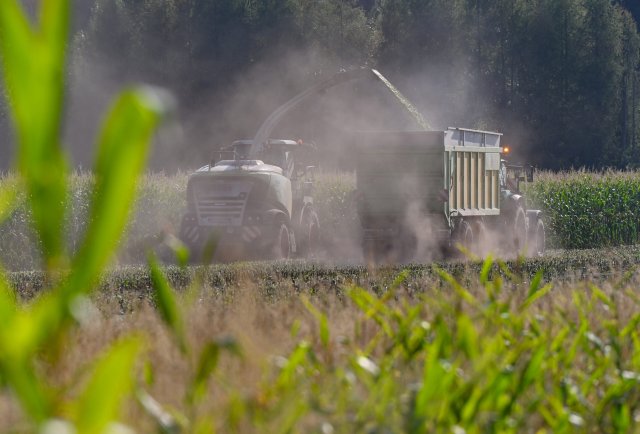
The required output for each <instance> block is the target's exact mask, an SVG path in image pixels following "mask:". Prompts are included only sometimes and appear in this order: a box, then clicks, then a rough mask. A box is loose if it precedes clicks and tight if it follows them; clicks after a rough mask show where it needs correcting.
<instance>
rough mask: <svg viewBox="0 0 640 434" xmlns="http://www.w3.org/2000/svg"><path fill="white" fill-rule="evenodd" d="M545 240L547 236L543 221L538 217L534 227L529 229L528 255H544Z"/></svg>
mask: <svg viewBox="0 0 640 434" xmlns="http://www.w3.org/2000/svg"><path fill="white" fill-rule="evenodd" d="M546 242H547V236H546V232H545V228H544V222H543V221H542V220H540V219H538V221H537V222H536V225H535V228H534V229H533V230H532V231H531V233H530V236H529V254H530V256H544V252H545V249H546Z"/></svg>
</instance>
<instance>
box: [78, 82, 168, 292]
mask: <svg viewBox="0 0 640 434" xmlns="http://www.w3.org/2000/svg"><path fill="white" fill-rule="evenodd" d="M163 110H164V108H163V104H162V100H161V98H160V96H159V95H158V94H157V93H154V91H153V90H150V89H138V90H130V91H128V92H125V93H124V94H123V95H122V96H121V97H120V99H119V100H118V101H117V102H116V104H115V106H114V107H113V108H112V110H111V113H110V114H109V116H108V118H107V121H106V123H105V125H104V127H103V131H102V134H101V139H100V141H99V145H98V153H97V159H96V165H95V179H96V184H95V188H94V191H93V195H92V199H91V212H90V220H89V226H88V228H87V232H86V236H85V239H84V241H83V243H82V246H81V247H80V250H79V252H78V254H77V255H76V256H75V258H74V260H73V264H72V265H73V272H72V275H71V278H70V279H69V283H68V285H67V287H66V291H67V292H69V293H71V294H73V293H77V292H82V291H88V290H89V289H90V286H91V285H92V284H93V283H94V282H95V280H96V279H97V278H98V276H99V274H100V272H101V271H102V269H103V267H104V266H105V265H106V263H107V261H108V260H109V258H110V257H111V255H112V254H113V252H114V250H115V248H116V246H117V244H118V240H119V239H120V237H121V236H122V233H123V230H124V227H125V224H126V222H127V219H128V217H129V211H130V209H131V205H132V204H133V199H134V196H135V193H136V186H137V182H138V177H139V176H140V174H141V172H142V171H143V169H144V166H145V161H146V157H147V153H148V148H149V141H150V140H151V136H152V134H153V132H154V130H155V127H156V126H157V124H158V122H159V120H160V117H161V115H162V113H163Z"/></svg>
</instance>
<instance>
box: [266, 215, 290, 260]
mask: <svg viewBox="0 0 640 434" xmlns="http://www.w3.org/2000/svg"><path fill="white" fill-rule="evenodd" d="M276 230H277V235H276V238H275V240H274V242H273V246H272V248H271V255H270V256H271V258H270V259H275V260H280V259H289V256H290V255H291V239H290V236H289V228H288V227H287V225H286V224H285V223H280V226H279V227H277V226H276Z"/></svg>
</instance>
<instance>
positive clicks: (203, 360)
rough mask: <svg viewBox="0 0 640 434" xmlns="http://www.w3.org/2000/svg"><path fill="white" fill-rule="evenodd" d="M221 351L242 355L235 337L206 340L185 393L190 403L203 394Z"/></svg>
mask: <svg viewBox="0 0 640 434" xmlns="http://www.w3.org/2000/svg"><path fill="white" fill-rule="evenodd" d="M221 351H229V352H230V353H231V354H234V355H236V356H242V351H241V350H240V346H239V345H238V342H236V340H235V339H220V340H216V341H213V342H208V343H207V344H206V345H205V347H204V348H203V349H202V351H201V352H200V360H199V361H198V367H197V369H196V375H195V378H194V379H193V382H192V385H191V388H190V390H189V392H188V394H187V399H188V401H189V402H190V403H191V404H192V405H193V403H195V402H196V401H199V400H200V399H201V398H202V396H203V395H204V393H205V391H206V386H207V380H208V379H209V377H210V376H211V374H212V373H213V372H214V371H215V370H216V368H217V367H218V361H219V359H220V352H221Z"/></svg>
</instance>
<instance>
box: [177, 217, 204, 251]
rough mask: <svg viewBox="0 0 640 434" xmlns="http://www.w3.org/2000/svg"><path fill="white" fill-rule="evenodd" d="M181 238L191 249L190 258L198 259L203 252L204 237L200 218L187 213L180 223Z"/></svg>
mask: <svg viewBox="0 0 640 434" xmlns="http://www.w3.org/2000/svg"><path fill="white" fill-rule="evenodd" d="M179 237H180V240H181V241H182V242H183V243H185V244H186V246H187V248H188V249H189V251H190V258H191V259H192V260H197V258H198V257H199V256H200V254H201V253H202V252H201V250H202V247H203V246H202V244H203V241H204V240H203V237H202V232H201V230H200V227H199V226H198V219H197V218H196V216H195V215H193V214H185V215H184V217H182V222H181V224H180V236H179Z"/></svg>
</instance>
